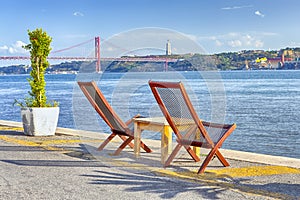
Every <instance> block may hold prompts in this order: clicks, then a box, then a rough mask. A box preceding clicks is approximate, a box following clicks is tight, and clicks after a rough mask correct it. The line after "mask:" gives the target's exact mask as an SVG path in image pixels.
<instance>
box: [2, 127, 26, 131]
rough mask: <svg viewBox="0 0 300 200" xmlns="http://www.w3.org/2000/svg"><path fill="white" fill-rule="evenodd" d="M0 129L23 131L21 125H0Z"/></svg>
mask: <svg viewBox="0 0 300 200" xmlns="http://www.w3.org/2000/svg"><path fill="white" fill-rule="evenodd" d="M0 130H1V131H23V128H22V127H10V126H0Z"/></svg>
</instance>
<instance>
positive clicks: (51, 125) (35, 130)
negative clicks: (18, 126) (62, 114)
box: [21, 107, 59, 136]
mask: <svg viewBox="0 0 300 200" xmlns="http://www.w3.org/2000/svg"><path fill="white" fill-rule="evenodd" d="M58 115H59V107H44V108H21V117H22V122H23V128H24V134H25V135H30V136H50V135H55V130H56V127H57V121H58Z"/></svg>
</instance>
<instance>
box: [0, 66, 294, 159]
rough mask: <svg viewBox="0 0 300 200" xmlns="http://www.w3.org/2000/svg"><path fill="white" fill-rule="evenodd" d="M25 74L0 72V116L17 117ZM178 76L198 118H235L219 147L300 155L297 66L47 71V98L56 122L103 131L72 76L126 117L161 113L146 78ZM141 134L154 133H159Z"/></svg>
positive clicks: (230, 120)
mask: <svg viewBox="0 0 300 200" xmlns="http://www.w3.org/2000/svg"><path fill="white" fill-rule="evenodd" d="M27 77H28V76H26V75H11V76H0V105H1V108H2V110H1V117H0V119H2V120H12V121H21V119H20V108H19V107H16V106H15V107H14V106H13V105H12V104H13V102H14V99H22V98H24V96H26V95H27V91H28V90H29V86H28V84H27V81H26V78H27ZM149 79H152V80H166V81H179V80H180V81H183V82H184V84H185V86H186V88H187V90H188V92H189V95H190V98H191V99H192V102H193V105H194V106H195V108H196V110H197V112H198V114H199V116H200V118H202V119H204V120H208V121H209V120H212V121H216V122H222V123H223V122H225V123H233V122H235V123H236V124H237V129H236V130H235V131H234V132H233V134H232V135H231V136H230V137H229V138H228V139H227V140H226V141H225V143H224V145H223V147H224V148H227V149H234V150H242V151H249V152H256V153H264V154H270V155H279V156H288V157H294V158H300V134H299V131H300V123H299V122H300V109H299V108H300V71H230V72H229V71H228V72H201V73H198V72H182V73H176V72H157V73H124V74H123V73H103V74H78V75H47V76H46V80H47V94H48V98H49V99H55V100H57V101H59V102H60V117H59V124H58V125H59V126H60V127H68V128H77V129H85V130H96V131H99V132H100V131H109V130H108V129H107V127H106V126H105V124H103V122H102V121H101V119H99V117H98V116H97V114H96V113H95V112H94V111H93V110H92V109H91V106H90V105H89V103H88V102H87V101H86V99H85V97H83V95H82V93H81V91H79V89H78V87H77V84H76V81H77V80H80V81H82V80H87V81H90V80H96V81H97V83H98V85H99V87H100V88H101V90H102V91H103V93H104V95H105V96H106V97H107V99H108V100H109V101H110V102H111V104H112V106H113V107H114V108H115V110H116V111H117V112H118V114H119V115H120V116H121V118H124V119H127V118H129V117H130V116H132V115H134V114H136V113H140V114H142V115H144V116H161V112H160V110H159V108H158V107H157V104H156V103H155V100H154V98H153V96H152V93H151V91H150V89H149V86H148V80H149ZM143 137H148V138H153V139H159V138H160V134H159V133H150V132H149V133H148V132H147V133H145V134H143Z"/></svg>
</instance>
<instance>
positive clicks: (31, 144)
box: [0, 135, 40, 146]
mask: <svg viewBox="0 0 300 200" xmlns="http://www.w3.org/2000/svg"><path fill="white" fill-rule="evenodd" d="M0 140H3V141H5V142H10V143H14V144H20V145H23V146H40V144H38V143H36V142H31V141H25V140H18V139H15V138H10V137H7V136H4V135H0Z"/></svg>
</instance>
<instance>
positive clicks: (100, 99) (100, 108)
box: [78, 81, 152, 155]
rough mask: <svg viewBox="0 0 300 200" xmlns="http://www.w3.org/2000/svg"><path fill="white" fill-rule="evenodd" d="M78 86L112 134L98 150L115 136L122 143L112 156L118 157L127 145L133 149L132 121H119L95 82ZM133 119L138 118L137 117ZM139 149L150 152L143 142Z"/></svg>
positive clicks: (82, 83)
mask: <svg viewBox="0 0 300 200" xmlns="http://www.w3.org/2000/svg"><path fill="white" fill-rule="evenodd" d="M78 85H79V87H80V89H81V90H82V92H83V94H84V95H85V96H86V98H87V99H88V101H89V102H90V103H91V105H92V106H93V108H94V109H95V110H96V112H97V113H98V114H99V115H100V116H101V118H102V119H103V120H104V122H105V123H106V124H107V125H108V126H109V127H110V129H111V132H112V133H111V134H110V135H109V137H108V138H107V139H106V140H105V141H104V142H103V143H102V144H101V145H100V146H99V148H98V150H99V151H101V150H103V148H104V147H105V146H106V145H107V144H108V143H109V142H110V141H111V140H112V139H113V138H114V137H115V136H119V137H120V138H121V139H122V140H123V143H122V144H121V145H120V146H119V148H118V149H117V150H116V151H115V153H114V155H118V154H119V153H120V152H121V151H122V150H123V149H124V148H125V147H126V146H127V145H128V146H129V147H131V148H134V144H133V143H132V140H133V139H134V134H133V123H132V119H130V120H128V121H127V122H123V121H122V120H121V118H120V117H119V116H118V115H117V113H116V112H115V111H114V110H113V108H112V107H111V105H110V104H109V103H108V101H107V100H106V98H105V97H104V95H103V94H102V92H101V91H100V89H99V87H98V86H97V84H96V82H95V81H92V82H78ZM134 117H139V115H136V116H134ZM141 148H142V149H144V150H145V151H146V152H147V153H150V152H152V150H151V149H150V148H149V147H148V146H147V145H145V144H144V143H143V142H141Z"/></svg>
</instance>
